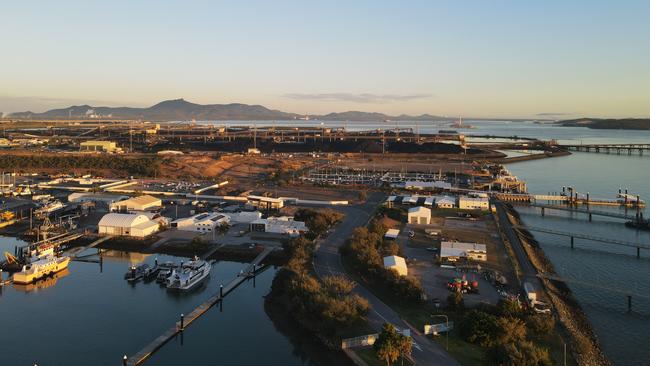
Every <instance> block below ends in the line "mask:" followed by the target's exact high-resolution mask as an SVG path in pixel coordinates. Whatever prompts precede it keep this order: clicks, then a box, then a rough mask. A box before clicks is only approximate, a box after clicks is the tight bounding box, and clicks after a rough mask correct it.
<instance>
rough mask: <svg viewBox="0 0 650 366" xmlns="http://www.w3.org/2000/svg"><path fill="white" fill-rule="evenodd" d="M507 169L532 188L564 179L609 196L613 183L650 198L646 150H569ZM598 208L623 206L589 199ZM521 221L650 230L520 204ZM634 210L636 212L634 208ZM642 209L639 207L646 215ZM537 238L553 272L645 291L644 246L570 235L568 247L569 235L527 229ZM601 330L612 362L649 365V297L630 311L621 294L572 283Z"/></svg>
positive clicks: (649, 288)
mask: <svg viewBox="0 0 650 366" xmlns="http://www.w3.org/2000/svg"><path fill="white" fill-rule="evenodd" d="M509 169H510V171H511V172H513V173H514V174H516V175H518V176H519V177H520V178H522V179H524V180H526V181H528V188H529V191H531V192H540V193H544V192H553V191H559V190H561V186H563V185H574V186H575V187H576V188H577V189H578V190H579V191H580V192H587V191H589V192H590V193H591V195H592V196H599V197H606V198H613V196H614V195H615V194H616V193H617V192H618V188H619V187H624V188H625V187H628V188H629V189H630V192H634V193H636V194H639V195H641V197H643V198H645V200H646V201H647V200H648V199H650V187H649V186H648V182H647V180H648V178H650V173H649V172H650V157H648V156H646V157H639V156H618V155H605V154H588V153H576V154H573V155H571V156H567V157H560V158H553V159H545V160H535V161H530V162H525V163H517V164H511V165H510V166H509ZM595 209H598V210H614V211H619V210H620V211H622V210H623V209H620V208H618V207H603V206H595ZM519 212H520V213H521V214H522V218H523V220H524V222H525V223H526V224H529V225H534V226H542V227H548V228H553V229H556V230H562V231H571V232H576V233H582V234H588V235H595V236H602V237H606V238H614V239H621V240H626V241H632V242H640V243H645V244H650V232H648V231H639V230H635V229H630V228H626V227H625V226H624V225H623V223H622V221H621V220H615V219H608V218H602V217H596V216H594V217H593V221H592V222H591V223H590V222H588V221H587V220H585V215H580V214H576V215H572V214H570V213H568V212H559V211H554V212H550V211H547V213H546V216H545V217H541V216H540V214H539V212H538V211H536V210H534V209H530V208H526V209H520V210H519ZM632 212H634V211H633V210H632ZM646 214H647V210H644V216H645V215H646ZM533 234H534V235H535V238H537V239H538V241H539V242H540V243H541V244H542V247H543V248H544V251H545V253H546V254H547V255H548V257H549V258H550V259H551V261H552V262H553V264H554V265H555V268H556V270H557V272H558V273H559V274H560V275H561V276H563V277H566V278H571V279H576V280H580V281H584V282H587V283H595V284H599V285H603V286H607V287H611V288H616V289H620V290H627V291H630V292H633V293H639V294H643V295H646V296H648V295H650V282H649V281H648V279H650V253H649V252H648V251H645V252H644V251H643V250H642V251H641V256H642V258H641V259H637V258H636V249H634V248H626V247H621V246H612V245H607V244H603V243H597V242H591V241H585V240H576V249H574V250H571V247H570V242H569V238H567V237H559V236H554V235H549V234H543V233H533ZM569 286H570V287H571V289H572V290H573V291H574V293H575V296H576V298H577V299H578V300H579V302H580V304H581V305H582V307H583V308H584V310H585V312H586V314H587V316H588V317H589V319H590V321H591V323H592V325H593V327H594V329H595V330H596V332H597V334H598V335H599V337H600V340H601V343H602V346H603V348H604V350H605V352H606V354H607V355H608V356H609V357H610V358H611V359H612V361H613V362H614V363H615V364H617V365H631V364H638V365H642V364H648V363H649V362H650V349H649V348H648V347H646V346H645V344H646V341H647V334H648V330H649V329H650V300H648V299H641V298H633V301H632V302H633V311H632V312H629V313H628V312H627V299H626V298H625V296H624V295H623V294H618V293H614V292H610V291H602V290H599V289H594V288H593V287H589V286H583V285H578V284H570V285H569Z"/></svg>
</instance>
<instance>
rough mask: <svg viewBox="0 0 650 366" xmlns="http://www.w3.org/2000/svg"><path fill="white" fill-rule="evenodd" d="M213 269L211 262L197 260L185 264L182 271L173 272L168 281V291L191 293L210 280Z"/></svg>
mask: <svg viewBox="0 0 650 366" xmlns="http://www.w3.org/2000/svg"><path fill="white" fill-rule="evenodd" d="M211 268H212V266H211V265H210V263H209V262H206V261H204V260H200V259H198V258H195V259H194V260H193V261H190V262H187V263H185V264H183V266H182V267H181V268H180V269H174V270H172V273H171V275H170V276H169V277H168V278H167V280H166V286H167V289H168V290H178V291H190V290H192V289H194V288H195V287H197V286H198V285H199V284H201V283H202V282H203V281H205V280H206V279H207V278H208V276H209V275H210V269H211Z"/></svg>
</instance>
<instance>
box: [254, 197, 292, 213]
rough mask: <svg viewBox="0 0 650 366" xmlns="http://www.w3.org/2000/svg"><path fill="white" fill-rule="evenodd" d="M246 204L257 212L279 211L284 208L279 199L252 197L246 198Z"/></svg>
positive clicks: (282, 202) (282, 201)
mask: <svg viewBox="0 0 650 366" xmlns="http://www.w3.org/2000/svg"><path fill="white" fill-rule="evenodd" d="M247 198H248V203H249V204H250V205H251V206H253V207H255V208H257V209H259V210H279V209H281V208H282V207H284V200H282V199H280V198H273V197H264V196H254V195H250V196H248V197H247Z"/></svg>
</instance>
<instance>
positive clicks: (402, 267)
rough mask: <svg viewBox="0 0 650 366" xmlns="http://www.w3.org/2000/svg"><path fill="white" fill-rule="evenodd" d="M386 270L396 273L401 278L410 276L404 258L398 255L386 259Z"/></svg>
mask: <svg viewBox="0 0 650 366" xmlns="http://www.w3.org/2000/svg"><path fill="white" fill-rule="evenodd" d="M384 268H386V269H392V270H393V271H396V272H397V274H399V275H400V276H406V275H408V267H406V261H405V260H404V258H403V257H400V256H397V255H390V256H388V257H384Z"/></svg>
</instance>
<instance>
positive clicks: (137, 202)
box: [111, 195, 162, 212]
mask: <svg viewBox="0 0 650 366" xmlns="http://www.w3.org/2000/svg"><path fill="white" fill-rule="evenodd" d="M158 207H162V200H161V199H160V198H156V197H154V196H149V195H144V196H138V197H132V198H129V199H126V200H123V201H117V202H114V203H113V204H111V211H120V212H126V211H147V210H151V209H154V208H158Z"/></svg>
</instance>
